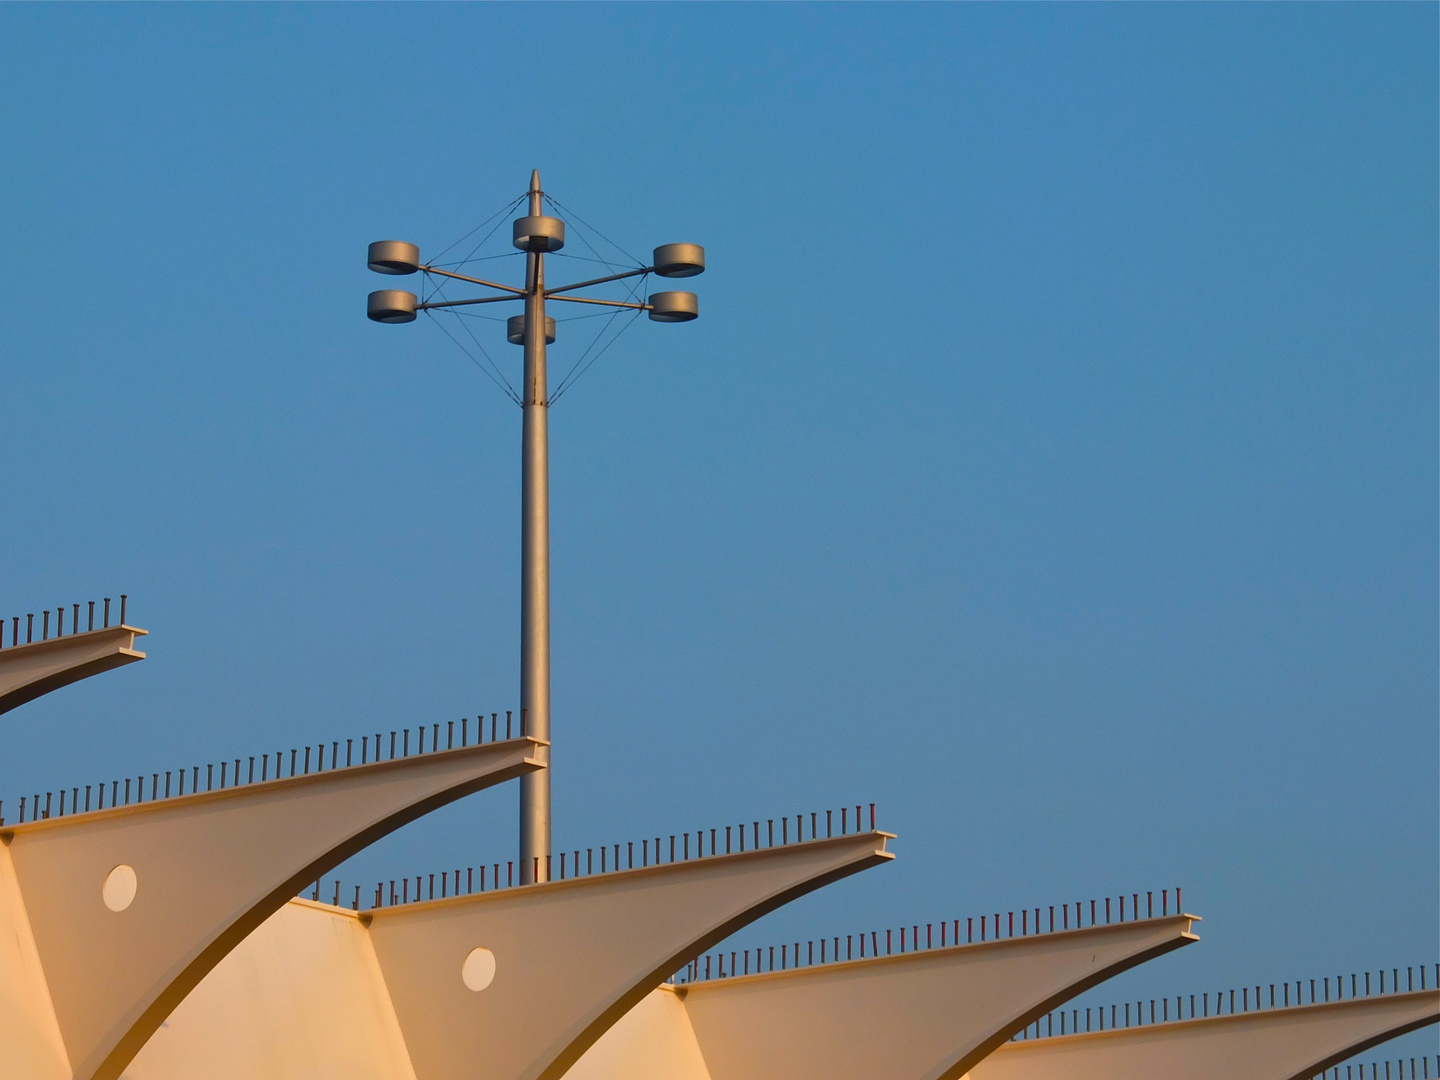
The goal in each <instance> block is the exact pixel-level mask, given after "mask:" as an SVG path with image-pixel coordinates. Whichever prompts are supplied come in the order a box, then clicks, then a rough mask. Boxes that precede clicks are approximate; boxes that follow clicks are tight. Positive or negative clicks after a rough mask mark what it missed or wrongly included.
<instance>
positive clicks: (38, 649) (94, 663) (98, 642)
mask: <svg viewBox="0 0 1440 1080" xmlns="http://www.w3.org/2000/svg"><path fill="white" fill-rule="evenodd" d="M147 633H149V631H148V630H141V629H140V628H139V627H137V626H111V627H107V628H106V629H104V630H88V631H86V632H85V633H83V634H71V635H70V636H69V637H54V638H51V639H50V640H48V641H33V642H30V643H29V644H26V645H13V646H11V647H10V648H8V649H0V713H4V712H9V711H10V710H11V709H13V708H15V707H16V706H17V705H24V704H25V702H27V701H33V700H34V699H35V698H37V697H39V696H40V695H41V694H48V693H49V692H50V691H51V690H58V689H59V688H60V687H62V686H69V685H70V684H71V683H73V682H79V681H80V680H81V679H85V678H89V677H90V676H91V675H98V674H99V673H100V672H102V671H110V670H111V669H112V668H117V667H122V666H123V665H125V664H133V663H134V662H135V661H136V660H144V659H145V654H144V653H143V652H137V651H136V649H135V639H136V638H137V637H139V636H141V635H143V634H147Z"/></svg>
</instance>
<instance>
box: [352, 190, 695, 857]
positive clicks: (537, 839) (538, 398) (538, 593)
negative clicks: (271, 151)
mask: <svg viewBox="0 0 1440 1080" xmlns="http://www.w3.org/2000/svg"><path fill="white" fill-rule="evenodd" d="M525 198H526V202H527V207H526V209H527V211H528V212H527V214H526V215H525V216H524V217H522V218H518V219H516V221H515V222H514V223H513V226H512V240H513V243H514V245H515V247H516V248H518V249H519V250H521V251H523V252H525V285H524V287H523V288H517V287H516V286H513V285H504V284H500V283H498V282H493V281H484V280H481V279H480V278H474V277H469V276H467V275H464V274H459V273H455V272H453V271H450V270H445V269H441V268H439V267H435V266H428V265H426V264H425V263H423V262H421V261H420V249H419V247H417V246H416V245H415V244H411V243H407V242H405V241H401V240H380V241H376V242H375V243H373V244H371V245H370V249H369V254H368V258H367V264H368V265H369V267H370V269H371V270H374V271H376V272H377V273H381V274H413V273H415V272H417V271H423V272H424V273H426V274H433V275H436V276H438V277H443V278H451V279H454V280H457V281H464V282H468V283H469V284H472V285H480V286H483V287H484V288H487V289H491V290H494V291H495V292H498V293H499V295H487V296H481V297H476V298H473V299H468V300H442V301H438V302H425V303H421V302H420V300H419V298H418V297H417V296H416V295H415V294H414V293H411V292H405V291H403V290H399V289H381V290H379V291H377V292H372V293H371V294H370V296H369V300H368V302H367V305H366V314H367V315H368V316H369V318H371V319H373V320H374V321H375V322H382V323H408V322H414V321H415V318H416V313H417V312H420V311H433V310H437V309H443V308H456V307H462V306H467V305H471V304H491V303H504V302H506V301H521V302H523V303H524V314H522V315H517V316H515V317H513V318H511V319H510V320H509V321H508V323H507V327H506V337H507V339H508V340H509V341H510V342H511V343H513V344H517V345H521V346H523V348H524V371H523V376H522V378H523V383H524V385H523V387H522V391H521V394H520V408H521V434H520V447H521V453H520V716H521V724H522V732H523V734H526V735H531V736H534V737H535V738H537V739H543V740H545V741H546V742H549V741H550V391H549V384H548V379H547V374H546V367H545V363H546V346H547V345H549V344H551V343H552V342H554V340H555V320H554V319H553V318H550V317H547V316H546V314H545V304H546V301H547V300H555V301H561V302H568V303H577V304H599V305H603V306H607V307H616V308H631V309H634V310H637V311H644V312H646V313H647V314H648V315H649V316H650V318H651V320H652V321H654V322H688V321H690V320H691V319H694V318H695V317H696V316H697V315H699V312H700V309H699V301H698V299H697V298H696V296H695V294H694V293H690V292H660V293H652V294H650V296H649V297H647V298H646V300H645V301H644V302H643V303H641V302H630V301H620V300H609V299H602V298H599V297H592V296H576V295H571V294H573V293H574V292H576V291H577V290H579V289H585V288H589V287H591V286H594V285H602V284H605V283H607V282H611V281H620V280H622V279H624V278H631V277H637V276H641V275H645V274H656V275H657V276H660V277H672V278H678V277H694V276H695V275H696V274H700V273H702V272H703V271H704V270H705V250H704V248H702V247H700V245H698V244H665V245H663V246H661V247H658V248H656V249H655V251H654V257H653V261H652V263H651V265H650V266H642V267H636V268H634V269H632V270H626V271H624V272H622V273H617V274H610V275H607V276H605V277H600V278H592V279H590V280H588V281H579V282H575V283H573V284H570V285H563V286H561V287H559V288H554V289H547V288H546V287H545V256H546V255H547V254H548V253H551V252H556V251H559V250H560V249H561V248H562V247H564V246H565V223H564V222H563V221H561V220H560V219H559V218H556V217H550V216H547V215H546V214H545V213H544V205H543V203H544V198H545V194H544V192H543V191H542V190H541V187H540V173H539V170H536V171H534V172H532V173H531V174H530V187H529V190H528V191H527V192H526V197H525ZM519 861H520V882H521V884H530V883H531V882H534V881H544V880H548V878H549V875H550V770H549V769H541V770H538V771H537V772H533V773H529V774H527V775H525V776H522V777H521V778H520V860H519Z"/></svg>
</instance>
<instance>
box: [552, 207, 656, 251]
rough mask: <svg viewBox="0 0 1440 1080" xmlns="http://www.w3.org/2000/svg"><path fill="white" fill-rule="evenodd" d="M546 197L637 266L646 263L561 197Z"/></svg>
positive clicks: (592, 249)
mask: <svg viewBox="0 0 1440 1080" xmlns="http://www.w3.org/2000/svg"><path fill="white" fill-rule="evenodd" d="M545 198H546V199H548V200H549V201H550V202H552V203H554V204H555V208H556V209H557V210H559V211H561V212H562V213H565V214H568V215H570V217H572V218H573V219H575V220H576V221H578V222H579V223H580V224H581V225H583V226H585V228H587V229H589V230H590V231H591V232H593V233H594V234H595V235H596V236H598V237H599V238H600V239H601V240H604V241H605V242H606V243H607V244H609V245H610V246H611V247H613V248H614V249H615V250H616V251H618V252H620V254H622V255H624V256H625V257H626V258H627V259H629V260H630V261H631V262H633V263H635V264H636V265H637V266H643V265H644V264H643V263H641V262H640V260H639V259H637V258H636V257H635V256H634V255H631V254H630V252H628V251H626V250H625V249H624V248H623V247H621V246H620V245H619V244H617V243H615V241H614V240H611V239H610V238H609V237H608V236H606V235H605V234H604V233H602V232H601V231H600V230H599V229H597V228H595V226H594V225H591V224H590V223H589V222H588V221H586V220H585V219H584V218H582V217H581V216H580V215H579V214H577V213H575V211H574V210H571V209H570V208H569V207H567V206H566V205H565V204H564V203H562V202H561V201H560V200H559V199H552V198H550V196H549V195H546V196H545ZM586 246H587V247H589V245H588V244H587V245H586ZM590 250H591V251H594V250H595V249H594V248H591V249H590ZM595 254H596V255H597V256H598V255H599V254H600V253H599V252H598V251H596V252H595ZM601 261H602V262H603V261H604V260H603V259H602V260H601Z"/></svg>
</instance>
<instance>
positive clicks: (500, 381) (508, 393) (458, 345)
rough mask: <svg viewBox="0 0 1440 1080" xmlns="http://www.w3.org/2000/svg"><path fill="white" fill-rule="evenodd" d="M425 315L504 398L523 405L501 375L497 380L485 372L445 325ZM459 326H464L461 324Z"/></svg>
mask: <svg viewBox="0 0 1440 1080" xmlns="http://www.w3.org/2000/svg"><path fill="white" fill-rule="evenodd" d="M425 314H426V315H427V316H429V317H430V320H431V321H432V322H433V323H434V324H435V325H436V326H438V327H440V331H441V333H443V334H444V335H445V336H446V337H448V338H449V339H450V340H451V341H453V342H454V343H455V347H456V348H457V349H459V350H460V351H461V352H462V353H464V354H465V358H466V359H467V360H469V361H470V362H471V363H472V364H474V365H475V366H476V367H477V368H479V369H480V373H481V374H482V375H484V376H485V377H486V378H487V379H489V380H490V381H491V382H493V383H494V384H495V385H496V386H497V387H499V388H500V391H501V392H502V393H504V394H505V396H506V397H508V398H509V399H510V400H511V401H513V402H515V404H516V405H523V404H524V403H523V402H522V401H521V400H520V398H519V396H518V395H517V394H516V393H515V391H514V390H513V389H512V388H511V386H510V382H509V380H507V379H506V378H505V377H504V375H503V374H501V375H500V377H499V378H498V379H497V378H496V376H495V375H492V374H491V373H490V372H489V371H488V370H486V368H485V366H484V365H483V364H481V363H480V362H479V361H478V360H476V359H475V357H473V356H471V355H470V351H469V350H468V349H466V348H465V346H464V345H463V344H461V342H460V340H459V339H458V338H456V337H455V335H454V334H452V333H450V331H449V330H447V329H446V328H445V325H444V324H443V323H441V321H440V320H439V319H437V318H435V316H434V315H433V314H432V313H431V312H429V311H427V312H425ZM461 325H464V324H463V323H462V324H461ZM471 337H474V335H473V334H472V335H471ZM485 358H486V359H487V360H488V359H489V358H490V355H489V353H486V354H485ZM497 374H498V371H497Z"/></svg>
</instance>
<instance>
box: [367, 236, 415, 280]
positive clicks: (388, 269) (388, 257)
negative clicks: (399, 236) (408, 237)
mask: <svg viewBox="0 0 1440 1080" xmlns="http://www.w3.org/2000/svg"><path fill="white" fill-rule="evenodd" d="M365 264H366V265H367V266H368V267H370V269H371V270H374V271H375V272H376V273H377V274H413V273H415V271H416V270H419V269H420V249H419V248H418V247H416V246H415V245H414V244H407V243H406V242H405V241H404V240H376V241H375V243H373V244H371V245H370V252H369V254H368V255H367V256H366V259H365Z"/></svg>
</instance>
